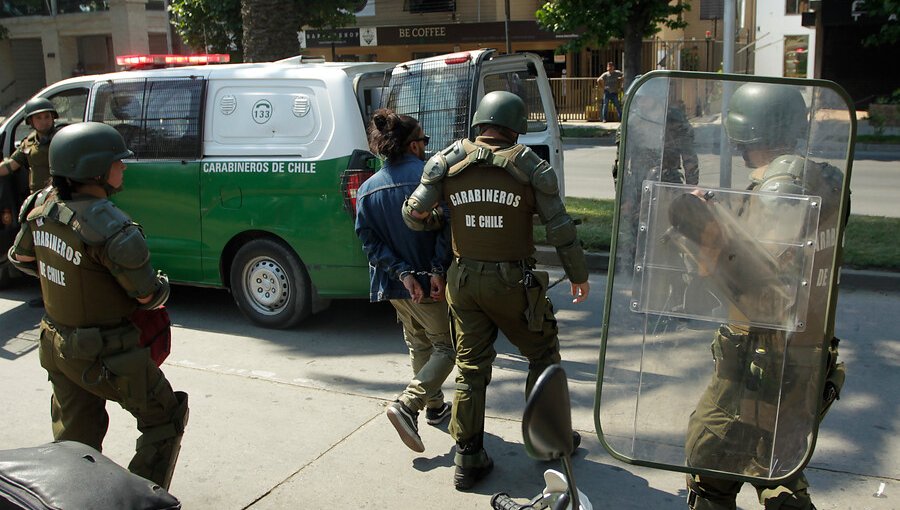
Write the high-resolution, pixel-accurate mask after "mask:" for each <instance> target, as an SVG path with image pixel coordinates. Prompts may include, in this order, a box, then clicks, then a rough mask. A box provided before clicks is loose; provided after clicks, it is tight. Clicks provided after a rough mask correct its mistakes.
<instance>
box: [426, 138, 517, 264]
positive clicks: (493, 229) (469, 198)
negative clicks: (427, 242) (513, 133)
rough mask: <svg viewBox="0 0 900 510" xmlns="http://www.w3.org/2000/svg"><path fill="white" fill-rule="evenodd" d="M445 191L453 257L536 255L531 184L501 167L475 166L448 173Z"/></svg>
mask: <svg viewBox="0 0 900 510" xmlns="http://www.w3.org/2000/svg"><path fill="white" fill-rule="evenodd" d="M492 149H493V150H494V151H495V152H496V151H497V148H495V147H492ZM443 191H444V196H443V198H444V202H445V203H446V204H447V206H449V209H450V228H451V231H452V233H453V236H452V237H453V253H454V254H455V255H456V256H458V257H466V258H471V259H475V260H484V261H491V262H494V261H496V262H501V261H516V260H522V259H525V258H527V257H529V256H531V254H532V253H534V239H533V233H532V218H533V215H534V213H535V203H534V190H533V189H532V188H531V185H530V184H525V183H522V182H521V181H519V180H517V179H516V178H515V177H513V175H512V174H510V172H509V171H507V170H506V169H504V168H501V167H498V166H494V165H491V164H487V163H476V164H470V165H468V166H466V167H465V168H464V169H462V170H459V171H456V172H454V170H453V169H451V171H450V172H449V174H448V176H447V177H446V178H445V179H444V181H443Z"/></svg>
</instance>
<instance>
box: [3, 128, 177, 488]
mask: <svg viewBox="0 0 900 510" xmlns="http://www.w3.org/2000/svg"><path fill="white" fill-rule="evenodd" d="M132 155H133V153H132V152H131V151H130V150H128V148H127V147H126V146H125V142H124V141H123V140H122V137H121V135H119V133H118V132H117V131H116V130H115V129H113V128H112V127H110V126H108V125H106V124H100V123H95V122H85V123H79V124H75V125H72V126H68V127H65V128H63V129H61V130H60V131H59V133H58V134H57V135H56V138H55V141H54V143H53V146H52V148H51V150H50V167H51V169H52V170H51V175H52V187H48V188H47V189H45V190H42V191H40V192H38V193H34V194H32V195H30V196H29V197H28V199H27V200H26V201H25V204H24V205H23V206H22V209H21V212H20V217H19V221H20V223H21V225H22V226H21V230H20V231H19V235H18V237H17V238H16V242H15V244H14V245H13V246H12V248H11V249H10V251H9V258H10V260H11V261H13V263H14V265H15V266H16V267H18V268H19V269H21V270H22V271H25V272H27V273H29V274H31V275H32V276H37V277H39V278H40V282H41V290H42V292H43V295H44V299H45V302H46V314H45V315H44V318H43V320H42V321H41V338H40V360H41V365H42V366H43V367H44V368H45V369H46V370H47V373H48V375H49V379H50V383H51V384H52V386H53V396H52V397H51V401H50V415H51V419H52V423H53V436H54V438H55V439H57V440H73V441H78V442H81V443H84V444H86V445H89V446H92V447H94V448H96V449H97V450H100V449H101V447H102V443H103V438H104V436H105V435H106V431H107V428H108V425H109V417H108V415H107V413H106V409H105V407H106V401H107V400H112V401H115V402H118V403H119V405H121V406H122V407H123V408H124V409H126V410H127V411H128V412H130V413H131V414H132V415H134V417H135V418H136V419H137V425H138V430H140V432H141V436H140V437H139V438H138V440H137V447H136V449H137V451H136V453H135V455H134V458H133V459H132V460H131V463H130V464H129V465H128V469H129V470H130V471H132V472H133V473H135V474H138V475H140V476H142V477H144V478H147V479H149V480H152V481H153V482H156V483H157V484H159V485H160V486H162V487H165V488H168V487H169V483H170V482H171V480H172V473H173V471H174V469H175V461H176V459H177V457H178V452H179V450H180V448H181V438H182V435H183V434H184V427H185V425H186V424H187V419H188V402H187V394H186V393H184V392H173V391H172V387H171V386H170V385H169V381H168V380H166V377H165V375H164V374H163V373H162V371H161V370H160V369H159V367H157V365H156V363H154V362H153V361H152V359H151V358H150V352H149V351H150V349H149V348H146V347H141V346H140V345H139V338H140V330H139V329H138V328H137V327H136V326H135V324H134V323H133V322H132V321H131V319H130V317H131V316H132V314H133V313H134V312H135V310H136V309H139V308H140V309H145V310H152V309H155V308H158V307H160V306H162V305H163V303H165V301H166V299H168V297H169V283H168V279H167V278H166V276H165V275H162V274H159V273H157V272H156V271H154V270H153V267H152V266H151V265H150V254H149V252H148V251H147V244H146V242H145V241H144V236H143V232H142V231H141V228H140V226H139V225H137V224H136V223H134V222H133V221H132V220H131V219H130V218H129V217H128V216H127V215H126V214H125V213H124V212H122V211H121V210H119V209H118V208H117V207H116V206H115V205H114V204H113V203H112V202H111V201H110V200H109V196H110V195H112V194H113V193H115V192H117V191H119V190H120V189H121V188H122V182H123V172H124V170H125V164H124V163H123V162H122V159H123V158H128V157H131V156H132Z"/></svg>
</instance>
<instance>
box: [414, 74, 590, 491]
mask: <svg viewBox="0 0 900 510" xmlns="http://www.w3.org/2000/svg"><path fill="white" fill-rule="evenodd" d="M472 126H473V127H478V128H479V129H480V136H478V137H477V138H476V139H475V141H474V142H471V141H469V140H458V141H456V142H454V143H453V144H452V145H451V146H449V147H447V148H446V149H444V150H443V151H441V152H439V153H438V154H435V155H434V156H433V157H432V158H431V159H430V160H429V161H428V162H427V163H426V164H425V171H424V173H423V175H422V180H421V184H420V185H419V187H418V188H416V190H415V191H414V192H413V194H412V195H411V196H410V198H409V199H408V200H407V202H406V203H405V204H404V210H403V213H404V218H405V219H406V221H407V225H408V226H410V227H411V228H414V229H433V228H439V226H440V224H441V221H442V218H443V214H442V213H441V211H439V210H435V209H434V207H435V206H436V204H438V202H439V201H440V202H441V203H444V204H446V205H447V207H448V208H449V217H450V228H451V238H452V247H453V254H454V260H453V262H452V263H451V265H450V269H449V270H448V272H447V302H448V304H449V306H450V315H451V319H452V328H453V331H454V335H455V343H456V367H457V370H458V375H457V378H456V392H455V396H454V401H453V414H452V417H451V423H450V433H451V435H452V436H453V438H454V439H455V440H456V454H455V456H454V463H455V464H456V471H455V473H454V484H455V486H456V489H457V490H467V489H470V488H471V487H472V486H473V485H474V484H475V483H476V482H477V481H478V480H480V479H481V478H483V477H484V476H485V475H487V474H488V473H489V472H490V471H491V469H492V468H493V461H492V460H491V458H490V457H489V456H488V455H487V452H486V451H485V450H484V411H485V393H486V389H487V386H488V384H489V383H490V380H491V363H492V362H493V361H494V358H495V357H496V351H495V350H494V341H495V340H496V338H497V332H498V329H499V330H500V331H503V333H504V334H505V335H506V337H507V338H508V339H509V341H510V342H512V344H513V345H515V346H516V347H517V348H518V349H519V351H521V352H522V354H523V355H525V357H527V358H528V362H529V365H528V378H527V382H526V395H527V394H528V393H529V392H530V390H531V387H532V386H533V385H534V383H535V381H536V380H537V378H538V376H539V375H540V374H541V372H542V371H543V370H544V368H546V367H547V366H548V365H551V364H554V363H559V361H560V355H559V338H558V336H557V333H558V330H557V326H556V319H555V318H554V314H553V307H552V305H551V303H550V301H549V299H547V297H546V290H547V286H548V281H547V280H548V275H547V273H546V272H539V271H533V265H534V259H533V258H532V255H533V254H534V240H533V239H532V221H533V219H532V218H533V215H534V214H535V213H537V214H538V215H539V216H540V219H541V220H542V222H543V224H544V225H545V227H546V229H547V241H548V242H549V243H550V244H552V245H553V246H555V247H556V250H557V253H558V255H559V258H560V260H561V261H562V264H563V268H564V269H565V272H566V275H567V276H568V277H569V280H570V281H571V282H572V285H571V291H572V295H573V296H574V302H576V303H577V302H582V301H584V300H585V299H586V298H587V296H588V292H589V290H590V286H589V284H588V273H587V269H586V266H585V260H584V252H583V251H582V248H581V244H580V243H579V241H578V238H577V235H576V231H575V224H574V222H573V221H572V218H571V217H570V216H569V215H568V214H567V213H566V209H565V206H564V205H563V203H562V201H561V200H560V197H559V186H558V182H557V177H556V173H555V172H554V171H553V168H552V167H551V166H550V165H549V164H548V163H547V162H546V161H544V160H543V159H541V158H540V157H539V156H538V155H537V154H535V153H534V152H533V151H532V150H531V149H529V148H528V147H526V146H524V145H521V144H517V143H516V141H517V140H518V136H519V134H522V133H525V132H526V131H527V127H528V126H527V116H526V110H525V103H524V102H523V101H522V99H521V98H519V96H517V95H515V94H512V93H509V92H502V91H497V92H491V93H489V94H487V95H485V96H484V98H483V99H482V101H481V103H480V104H479V106H478V109H477V111H476V112H475V116H474V120H473V122H472Z"/></svg>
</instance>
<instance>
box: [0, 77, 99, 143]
mask: <svg viewBox="0 0 900 510" xmlns="http://www.w3.org/2000/svg"><path fill="white" fill-rule="evenodd" d="M88 92H89V90H88V89H87V88H75V89H68V90H63V91H62V92H58V93H56V94H53V95H51V96H47V99H49V100H50V102H51V103H53V107H54V108H55V109H56V113H58V114H59V119H57V121H56V123H57V124H75V123H76V122H81V121H83V120H84V110H85V109H86V108H87V98H88ZM29 133H31V126H29V125H28V124H26V123H25V121H24V120H22V121H21V122H20V123H19V124H18V125H16V129H15V134H14V135H13V137H12V139H13V141H14V142H21V141H22V139H23V138H25V137H26V136H28V134H29Z"/></svg>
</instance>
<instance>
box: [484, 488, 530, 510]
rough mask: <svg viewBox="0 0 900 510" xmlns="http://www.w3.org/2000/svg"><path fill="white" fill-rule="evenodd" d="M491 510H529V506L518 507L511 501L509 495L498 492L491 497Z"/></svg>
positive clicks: (518, 505)
mask: <svg viewBox="0 0 900 510" xmlns="http://www.w3.org/2000/svg"><path fill="white" fill-rule="evenodd" d="M491 508H493V509H494V510H530V509H533V508H534V507H533V506H531V505H520V504H518V503H516V502H515V501H513V499H512V498H511V497H509V494H507V493H505V492H500V493H497V494H494V495H493V496H491Z"/></svg>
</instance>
